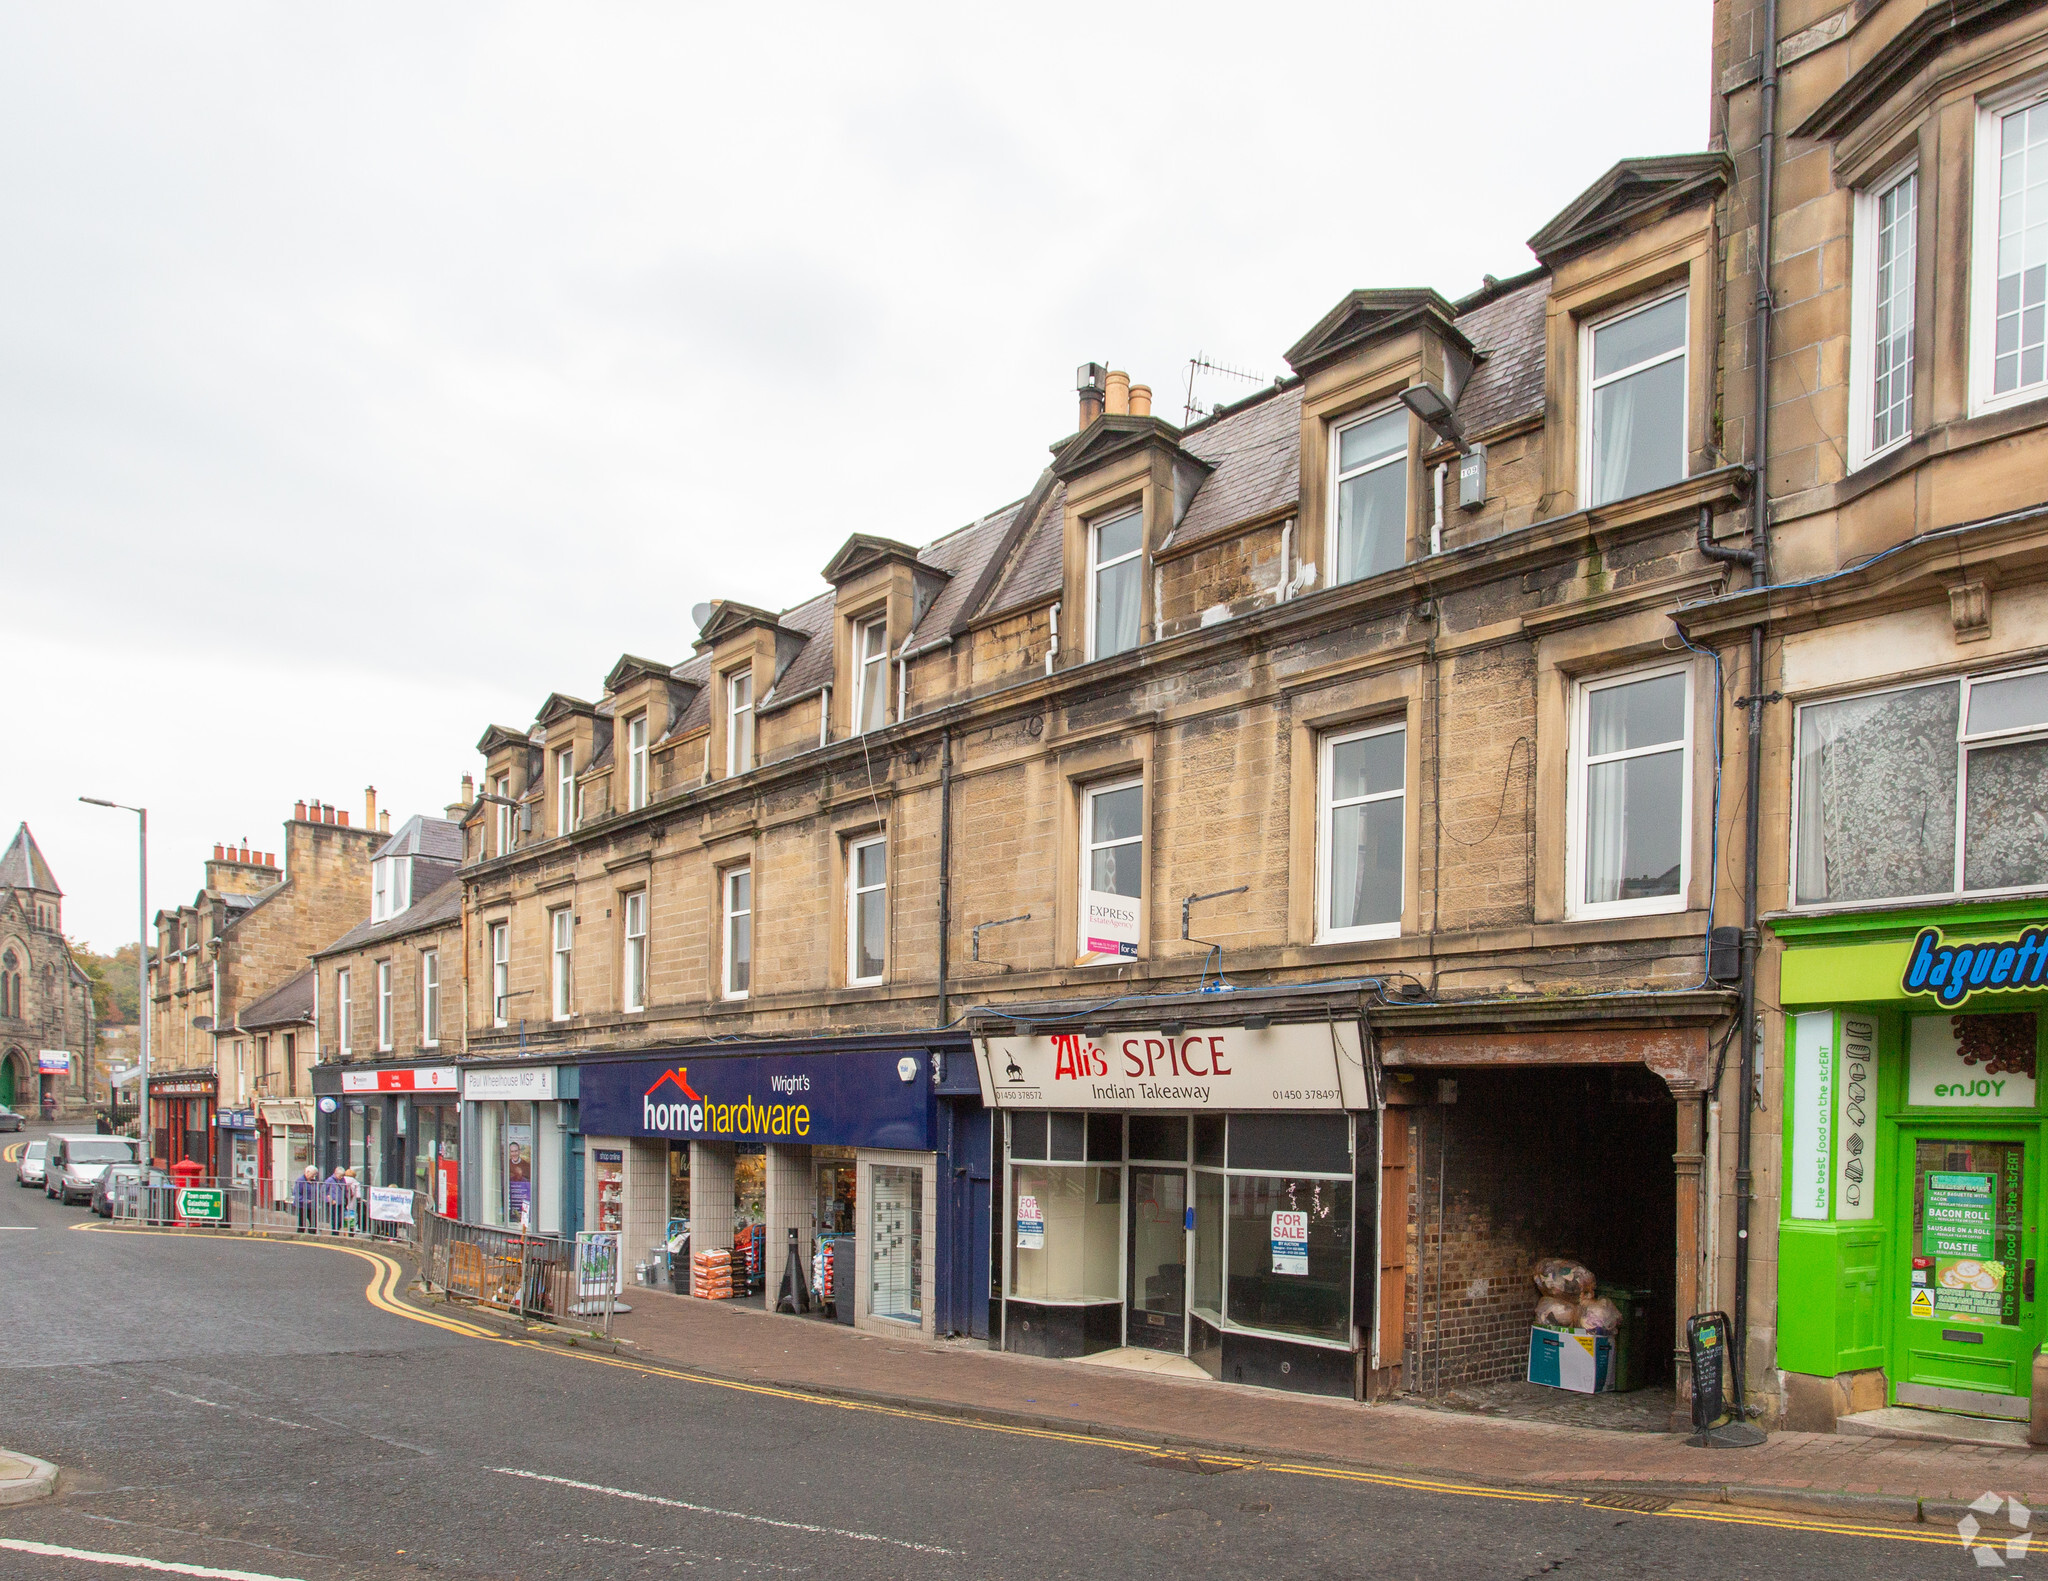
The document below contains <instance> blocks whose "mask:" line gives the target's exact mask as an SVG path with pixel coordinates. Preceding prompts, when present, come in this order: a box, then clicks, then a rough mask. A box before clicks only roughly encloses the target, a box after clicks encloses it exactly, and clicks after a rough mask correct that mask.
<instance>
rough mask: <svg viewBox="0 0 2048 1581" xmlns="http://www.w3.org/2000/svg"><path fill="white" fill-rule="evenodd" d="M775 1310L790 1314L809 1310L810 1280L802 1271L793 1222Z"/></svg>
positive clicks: (799, 1244) (802, 1257)
mask: <svg viewBox="0 0 2048 1581" xmlns="http://www.w3.org/2000/svg"><path fill="white" fill-rule="evenodd" d="M775 1310H776V1311H778V1312H788V1313H792V1314H802V1313H805V1312H808V1311H810V1310H811V1281H810V1278H809V1277H808V1276H807V1275H806V1274H805V1272H804V1253H803V1246H802V1244H801V1243H800V1242H799V1241H798V1239H797V1232H796V1226H795V1225H793V1224H792V1225H791V1226H790V1227H789V1258H788V1260H787V1261H786V1262H784V1263H783V1265H782V1291H781V1294H779V1295H777V1296H776V1298H775Z"/></svg>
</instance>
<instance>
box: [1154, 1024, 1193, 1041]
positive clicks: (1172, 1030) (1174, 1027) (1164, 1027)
mask: <svg viewBox="0 0 2048 1581" xmlns="http://www.w3.org/2000/svg"><path fill="white" fill-rule="evenodd" d="M1187 1030H1188V1024H1187V1023H1186V1022H1185V1021H1162V1022H1160V1023H1159V1031H1160V1035H1161V1036H1163V1037H1169V1038H1177V1037H1183V1036H1185V1035H1186V1033H1187Z"/></svg>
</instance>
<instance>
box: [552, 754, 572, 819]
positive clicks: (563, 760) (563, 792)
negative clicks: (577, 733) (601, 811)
mask: <svg viewBox="0 0 2048 1581" xmlns="http://www.w3.org/2000/svg"><path fill="white" fill-rule="evenodd" d="M575 829H576V749H575V748H574V747H560V748H557V749H556V752H555V833H556V834H573V833H574V832H575Z"/></svg>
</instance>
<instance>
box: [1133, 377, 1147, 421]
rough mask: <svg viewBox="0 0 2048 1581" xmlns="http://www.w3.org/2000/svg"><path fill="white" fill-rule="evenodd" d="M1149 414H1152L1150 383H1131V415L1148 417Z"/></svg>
mask: <svg viewBox="0 0 2048 1581" xmlns="http://www.w3.org/2000/svg"><path fill="white" fill-rule="evenodd" d="M1151 415H1152V386H1151V385H1149V384H1134V385H1132V386H1131V416H1133V417H1150V416H1151Z"/></svg>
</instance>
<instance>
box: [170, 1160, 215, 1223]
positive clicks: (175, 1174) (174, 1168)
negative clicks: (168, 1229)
mask: <svg viewBox="0 0 2048 1581" xmlns="http://www.w3.org/2000/svg"><path fill="white" fill-rule="evenodd" d="M169 1173H170V1177H171V1187H172V1195H171V1222H172V1223H173V1224H183V1223H184V1222H185V1215H184V1214H183V1213H181V1212H179V1211H178V1196H177V1193H178V1192H180V1191H183V1190H184V1189H185V1188H186V1187H187V1186H196V1185H198V1184H199V1182H200V1181H202V1180H204V1179H205V1178H206V1166H205V1165H204V1164H202V1163H199V1162H198V1161H196V1160H194V1159H190V1158H181V1159H179V1160H178V1161H177V1162H176V1163H175V1164H173V1165H171V1167H170V1171H169Z"/></svg>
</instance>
